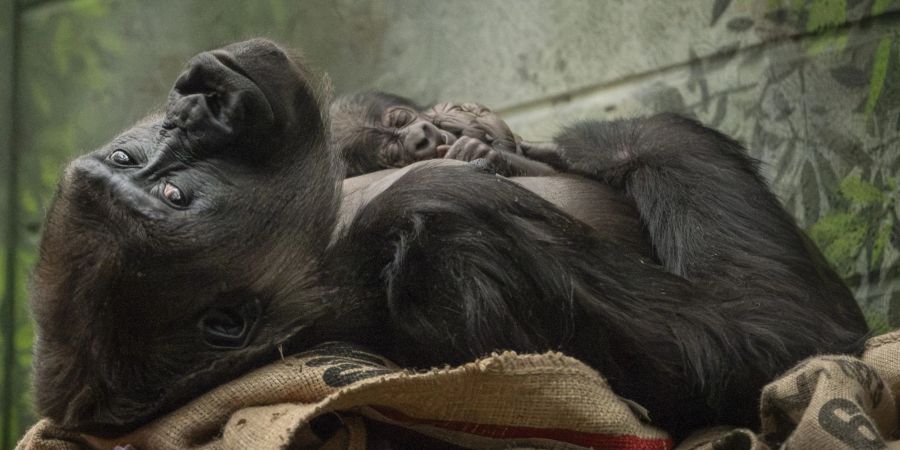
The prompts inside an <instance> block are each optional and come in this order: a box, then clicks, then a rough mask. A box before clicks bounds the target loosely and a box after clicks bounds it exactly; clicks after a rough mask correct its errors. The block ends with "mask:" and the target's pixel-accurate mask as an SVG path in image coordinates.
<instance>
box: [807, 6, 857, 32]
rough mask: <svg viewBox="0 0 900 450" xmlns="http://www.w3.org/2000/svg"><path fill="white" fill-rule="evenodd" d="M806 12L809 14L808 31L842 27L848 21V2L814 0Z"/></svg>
mask: <svg viewBox="0 0 900 450" xmlns="http://www.w3.org/2000/svg"><path fill="white" fill-rule="evenodd" d="M806 10H807V11H808V12H809V18H808V19H807V20H806V31H817V30H820V29H822V28H827V27H833V26H835V25H840V24H842V23H844V21H845V20H846V19H847V13H846V11H847V1H846V0H813V1H811V2H809V6H808V7H807V8H806Z"/></svg>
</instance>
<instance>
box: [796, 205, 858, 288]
mask: <svg viewBox="0 0 900 450" xmlns="http://www.w3.org/2000/svg"><path fill="white" fill-rule="evenodd" d="M868 231H869V225H868V223H867V222H866V221H865V220H863V219H862V218H861V217H860V216H859V215H857V214H855V213H849V212H842V213H837V214H832V215H829V216H825V217H823V218H821V219H819V221H818V222H816V223H814V224H813V225H812V226H811V227H810V228H809V237H810V238H812V240H813V241H814V242H815V243H816V245H818V246H819V248H821V249H822V251H823V253H824V254H825V258H827V259H828V261H829V262H830V263H831V264H832V265H834V266H835V269H836V270H837V271H838V274H840V275H841V276H844V277H846V276H849V275H851V274H853V270H854V265H855V262H856V257H857V256H858V255H859V252H860V250H861V249H862V247H863V242H864V239H865V237H866V234H867V233H868Z"/></svg>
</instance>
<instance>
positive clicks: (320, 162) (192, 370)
mask: <svg viewBox="0 0 900 450" xmlns="http://www.w3.org/2000/svg"><path fill="white" fill-rule="evenodd" d="M218 52H219V53H216V55H218V56H217V58H218V59H212V58H210V57H209V55H210V54H203V55H201V56H199V57H197V58H196V59H195V60H194V61H193V62H192V65H191V66H190V68H189V70H188V72H187V73H188V75H185V77H186V79H187V80H188V81H191V82H190V83H186V82H182V83H180V84H178V85H176V90H175V92H174V93H173V96H172V100H171V101H170V104H169V117H170V118H176V119H177V118H182V119H184V120H183V122H181V123H180V124H179V123H172V122H171V121H167V122H163V121H162V120H161V119H159V118H153V117H151V118H150V119H149V120H148V122H147V123H144V124H141V125H139V126H137V127H136V128H135V129H134V130H131V131H129V132H126V133H125V134H124V135H123V136H122V137H121V138H119V139H118V140H116V141H114V143H113V144H111V145H110V146H107V147H104V148H102V149H100V150H98V151H97V152H95V153H93V154H90V155H86V156H84V157H82V158H79V160H76V161H75V162H73V163H72V165H71V166H70V168H69V169H67V172H66V175H65V176H64V177H63V180H62V181H61V183H60V191H59V193H58V195H57V199H56V201H55V203H54V205H53V207H52V208H51V211H50V213H49V215H48V225H47V229H46V230H47V231H46V233H45V235H44V237H43V241H42V246H41V255H40V256H41V257H40V261H39V264H38V267H37V269H36V272H35V289H34V294H33V296H32V305H33V308H34V312H35V319H36V321H37V330H38V339H37V346H36V349H35V392H36V393H37V396H36V397H37V405H38V408H39V410H40V412H41V413H42V414H45V415H47V416H49V417H51V418H52V419H53V420H55V421H56V422H57V423H59V424H61V425H63V426H65V427H69V428H74V429H78V430H86V431H91V432H94V433H100V434H115V433H118V432H121V431H125V430H128V429H131V428H133V427H135V426H137V425H139V424H141V423H144V422H146V421H148V420H151V419H152V418H154V417H156V416H158V415H159V414H162V413H164V412H166V411H169V410H171V409H173V408H175V407H177V406H179V405H181V404H183V403H184V402H185V401H187V400H188V399H189V398H191V397H193V396H195V395H197V394H199V393H200V392H203V391H204V390H206V389H209V388H211V387H212V386H214V385H215V384H216V383H219V382H223V381H225V380H228V379H230V378H232V377H235V376H237V375H239V374H240V373H242V372H243V371H245V370H247V369H249V368H252V367H255V366H259V365H261V364H265V363H266V362H269V361H272V360H274V359H275V358H277V356H278V351H277V350H276V349H281V350H283V351H285V352H292V351H296V350H301V349H305V348H308V347H310V346H312V345H314V344H316V343H318V342H322V341H326V340H335V339H339V340H346V341H351V342H357V343H361V344H365V345H368V346H370V347H373V348H374V349H376V350H377V351H379V352H381V353H383V354H384V355H386V356H388V357H389V358H392V359H394V360H396V361H398V362H400V363H402V364H404V365H407V366H412V367H428V366H432V365H440V364H447V363H461V362H464V361H468V360H471V359H473V358H476V357H478V356H482V355H484V354H486V353H488V352H491V351H494V350H502V349H512V350H517V351H522V352H534V351H545V350H548V349H556V350H562V351H564V352H566V353H568V354H570V355H572V356H575V357H577V358H580V359H581V360H583V361H585V362H586V363H588V364H590V365H591V366H593V367H595V368H597V369H598V370H599V371H600V372H601V373H602V374H603V375H604V376H605V377H607V378H608V379H609V381H610V383H611V385H612V386H613V388H614V389H615V391H616V392H617V393H619V394H620V395H623V396H625V397H628V398H631V399H634V400H636V401H638V402H640V403H641V404H642V405H644V406H645V407H647V408H648V410H649V414H650V418H651V419H652V421H653V423H655V424H657V425H659V426H661V427H663V428H665V429H667V430H669V431H671V432H673V433H675V435H676V436H683V435H684V434H685V433H687V432H688V431H690V430H692V429H694V428H696V427H701V426H708V425H715V424H729V425H739V426H751V427H752V426H755V425H756V424H757V420H758V419H757V416H756V414H757V407H756V405H757V397H758V395H759V391H760V388H761V387H762V385H763V384H764V383H766V382H768V381H769V380H771V379H772V378H773V377H775V376H776V375H777V374H779V373H780V372H782V371H784V370H786V369H787V368H789V367H790V366H792V365H793V364H795V363H796V362H797V361H799V360H801V359H803V358H806V357H808V356H810V355H814V354H818V353H825V352H828V353H831V352H851V353H852V352H856V351H858V350H859V345H860V342H861V339H862V338H863V337H864V336H865V334H866V332H867V329H866V325H865V322H864V320H863V318H862V315H861V313H860V311H859V309H858V307H857V306H856V304H855V303H854V300H853V297H852V296H851V295H850V292H849V291H848V290H847V289H846V287H844V286H843V285H842V284H841V282H840V280H839V279H838V278H837V276H836V275H835V274H834V273H833V272H832V271H831V270H830V269H829V268H828V267H827V265H826V264H825V263H824V261H823V259H822V257H821V255H820V254H819V252H818V251H817V250H816V249H815V248H814V247H813V246H811V245H810V244H809V241H808V240H807V239H806V238H805V237H804V235H803V234H802V232H801V231H800V230H798V229H797V227H796V225H795V224H794V222H793V221H792V220H791V218H790V217H789V215H788V214H787V213H786V212H785V211H784V210H783V209H782V208H781V206H780V205H779V204H778V202H777V200H776V199H775V197H774V196H773V195H772V194H771V193H770V192H769V190H768V189H767V188H766V186H765V184H764V183H763V182H762V180H761V179H760V177H759V175H758V173H757V169H756V164H755V163H754V162H753V161H752V160H751V159H750V158H748V157H747V156H746V154H745V152H744V151H743V149H742V148H741V147H740V146H739V145H737V144H736V143H735V142H734V141H732V140H730V139H728V138H727V137H725V136H723V135H721V134H719V133H717V132H715V131H713V130H710V129H708V128H705V127H703V126H701V125H700V124H698V123H696V122H693V121H690V120H687V119H684V118H680V117H677V116H671V115H662V116H656V117H652V118H649V119H632V120H625V121H617V122H609V123H601V122H586V123H582V124H578V125H576V126H573V127H571V128H569V129H567V130H565V131H564V132H563V133H561V134H560V136H559V137H558V138H557V142H558V144H559V146H560V147H561V149H562V150H561V151H560V152H559V154H556V155H553V157H552V158H549V159H548V160H547V163H549V164H553V165H554V166H555V167H557V169H559V170H562V171H568V172H573V173H577V174H581V175H584V176H587V177H591V178H594V179H596V180H602V181H604V182H608V183H611V184H613V185H615V186H619V187H621V188H622V189H624V190H625V191H626V192H627V194H628V195H629V196H630V197H631V198H632V199H633V200H634V202H635V204H636V205H637V207H638V210H639V211H640V215H641V219H642V222H643V224H644V225H645V226H646V227H647V229H648V233H649V237H650V240H651V242H652V244H653V246H654V248H655V250H656V252H657V254H658V257H659V261H660V262H661V263H662V265H658V264H656V263H655V262H654V261H653V260H651V259H649V258H646V257H644V256H641V255H639V254H637V253H634V252H632V251H631V250H629V248H628V247H625V246H623V245H622V244H621V243H619V242H615V241H612V240H609V239H608V237H607V235H601V234H598V232H597V230H596V229H595V228H591V227H589V226H587V225H585V224H584V223H582V222H579V221H578V220H575V219H573V218H572V217H571V216H570V215H568V214H566V213H565V212H563V211H562V210H561V209H559V208H557V207H556V206H554V205H553V204H551V203H549V202H548V201H546V200H545V199H543V198H541V197H540V196H538V195H536V194H534V193H533V192H531V191H529V190H527V189H525V188H523V187H521V186H520V185H518V184H516V183H514V182H512V181H510V180H507V179H505V178H502V177H499V176H497V175H493V174H491V173H487V172H485V171H483V170H479V169H478V168H477V167H473V166H470V165H462V166H455V167H448V166H440V165H434V164H424V165H423V164H419V165H416V166H413V167H410V168H408V169H405V170H408V172H407V173H405V174H404V175H401V176H399V178H398V179H397V180H396V181H394V182H393V183H392V184H391V185H390V186H388V187H387V188H386V189H384V190H383V191H380V193H377V194H376V195H375V196H374V197H373V198H370V199H368V201H367V203H366V204H365V205H364V206H362V208H361V209H359V210H358V212H356V213H355V215H354V216H353V218H352V221H351V222H350V223H349V225H348V226H347V227H345V228H342V229H341V231H340V233H339V234H338V235H337V236H332V234H333V232H334V229H335V226H336V225H335V224H336V217H337V213H338V204H337V201H336V186H337V185H338V184H339V183H340V180H341V171H340V170H339V169H338V168H337V167H336V166H335V165H334V164H333V158H335V157H336V156H335V155H334V154H333V153H334V152H330V151H329V148H328V146H327V144H326V142H327V138H326V137H324V135H325V133H324V131H325V129H326V128H327V124H326V123H324V122H323V120H324V119H323V118H322V116H321V113H320V109H319V108H320V107H319V105H318V103H317V102H316V100H315V96H314V90H313V89H312V88H311V87H310V84H311V81H310V77H309V75H308V73H307V72H306V71H305V69H303V66H302V65H298V63H296V60H290V59H288V58H286V57H285V56H284V53H283V51H281V50H280V49H278V48H277V46H275V45H274V44H272V43H269V42H265V41H250V42H246V43H241V44H236V45H234V46H230V47H227V48H226V49H223V50H220V51H218ZM223 55H225V56H223ZM229 58H230V59H229ZM208 73H212V74H216V77H214V78H215V80H216V82H215V83H211V82H210V83H207V81H209V80H208V79H206V78H205V75H204V74H208ZM190 74H194V75H190ZM248 74H249V75H248ZM192 77H194V78H192ZM246 79H252V80H253V83H254V85H255V86H257V87H258V88H260V90H259V92H258V93H254V92H256V91H247V90H238V91H236V92H237V93H238V94H241V95H244V94H246V93H247V92H251V93H250V94H246V95H248V96H249V97H237V98H236V99H234V101H232V102H231V103H226V105H227V106H228V108H218V107H206V106H205V103H203V102H212V101H218V100H217V99H219V98H223V97H224V98H226V99H233V97H230V95H231V94H234V93H235V91H232V90H231V89H230V88H229V87H228V86H231V85H240V86H244V88H242V89H248V88H247V86H248V85H247V84H246ZM179 85H180V86H191V87H192V89H191V90H189V92H182V91H184V90H182V91H179V90H178V86H179ZM198 86H199V87H200V88H198ZM204 86H206V88H203V87H204ZM223 86H224V87H223ZM194 89H199V90H200V92H199V93H196V91H195V90H194ZM204 89H206V91H204ZM204 92H205V93H204ZM285 92H293V95H285V94H284V93H285ZM192 95H193V96H192ZM197 95H203V96H204V97H203V98H200V97H198V96H197ZM192 102H193V103H192ZM244 102H249V103H244ZM264 103H265V104H268V105H269V106H270V107H271V110H272V111H273V114H272V115H271V116H265V115H264V116H265V117H260V116H257V115H249V116H248V115H242V113H241V111H246V108H250V107H251V106H252V107H254V108H257V107H261V106H260V105H264ZM248 105H249V106H248ZM242 108H243V109H242ZM213 119H215V121H217V122H213ZM204 123H207V124H212V125H209V126H203V125H202V124H204ZM223 123H224V124H226V125H229V126H227V127H220V126H219V125H220V124H223ZM213 125H215V126H213ZM167 126H168V127H167ZM212 143H215V145H211V144H212ZM128 145H138V146H141V147H140V148H141V149H142V150H140V152H138V153H139V154H142V155H143V158H144V159H145V160H146V163H143V162H141V161H139V163H138V164H136V165H135V166H134V167H119V166H116V165H114V164H111V163H109V162H108V161H109V158H108V156H109V154H110V152H112V151H113V150H114V149H116V148H122V147H123V146H125V148H126V149H128V148H131V147H128ZM200 149H202V150H204V151H198V150H200ZM170 179H171V180H175V181H174V182H178V183H183V185H191V186H193V187H194V190H195V196H196V202H195V204H192V205H190V207H184V208H177V209H175V210H172V208H169V207H167V206H166V205H165V204H163V203H160V202H159V201H158V200H154V199H153V197H152V195H158V190H157V188H156V187H155V186H157V183H159V182H160V180H164V181H165V180H170ZM166 182H168V181H166ZM144 190H147V192H146V193H145V192H144ZM329 238H330V239H329ZM247 305H251V306H253V307H252V308H251V307H247ZM244 311H250V312H248V313H245V312H244ZM223 317H224V318H225V319H222V318H223ZM213 319H214V320H213ZM216 321H218V323H220V324H221V323H223V321H224V323H225V326H219V327H213V329H209V328H210V326H209V325H208V324H209V323H211V322H216ZM232 323H233V324H239V325H240V324H243V325H248V327H246V328H245V329H247V330H251V331H250V332H249V334H247V335H242V334H234V336H233V337H234V339H231V338H229V339H224V340H223V339H216V340H215V343H216V344H217V346H211V345H210V344H209V336H210V335H211V334H210V333H212V336H221V335H225V336H231V334H233V333H234V332H233V331H231V328H235V329H238V328H240V327H231V326H230V325H229V324H232ZM223 342H224V343H226V344H228V343H232V342H233V343H238V344H235V346H234V348H223V347H222V345H221V344H222V343H223Z"/></svg>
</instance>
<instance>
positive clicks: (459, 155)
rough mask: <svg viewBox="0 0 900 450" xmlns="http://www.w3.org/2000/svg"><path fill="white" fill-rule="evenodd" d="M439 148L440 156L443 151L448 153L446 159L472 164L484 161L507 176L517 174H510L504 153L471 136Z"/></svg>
mask: <svg viewBox="0 0 900 450" xmlns="http://www.w3.org/2000/svg"><path fill="white" fill-rule="evenodd" d="M442 147H444V148H438V155H440V154H441V153H442V151H446V154H445V155H444V158H445V159H457V160H460V161H466V162H471V161H475V160H477V159H483V160H484V161H485V162H486V163H488V164H490V165H491V166H492V167H493V169H494V170H495V171H496V172H497V173H499V174H501V175H506V176H513V175H515V174H511V173H509V161H508V160H507V158H506V155H504V152H502V151H499V150H495V149H493V148H492V147H491V146H490V145H488V144H485V143H484V142H482V141H480V140H478V139H475V138H473V137H469V136H462V137H460V138H459V139H457V140H456V142H454V143H453V145H451V146H442Z"/></svg>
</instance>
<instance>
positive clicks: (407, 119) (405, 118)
mask: <svg viewBox="0 0 900 450" xmlns="http://www.w3.org/2000/svg"><path fill="white" fill-rule="evenodd" d="M416 117H417V114H416V113H415V112H414V111H413V110H411V109H409V108H404V107H402V106H398V107H395V108H391V109H389V110H387V111H386V112H385V114H384V117H383V118H382V122H383V125H384V126H386V127H391V128H403V127H405V126H407V125H409V124H411V123H413V122H415V120H416Z"/></svg>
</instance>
